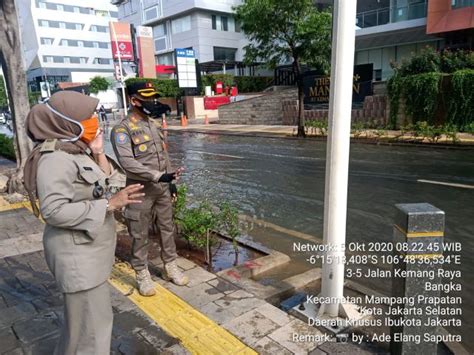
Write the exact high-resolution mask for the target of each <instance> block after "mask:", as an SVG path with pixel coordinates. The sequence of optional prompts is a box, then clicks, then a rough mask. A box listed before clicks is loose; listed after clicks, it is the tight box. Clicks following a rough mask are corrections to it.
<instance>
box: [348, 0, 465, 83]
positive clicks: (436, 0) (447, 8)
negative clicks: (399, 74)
mask: <svg viewBox="0 0 474 355" xmlns="http://www.w3.org/2000/svg"><path fill="white" fill-rule="evenodd" d="M473 6H474V0H359V1H358V5H357V12H358V13H357V27H358V29H357V31H356V56H355V63H356V64H368V63H372V64H373V65H374V79H375V80H386V79H388V78H389V77H390V76H391V75H392V74H393V70H392V68H391V66H390V63H391V62H401V61H402V60H403V59H407V58H410V57H411V56H413V55H414V54H417V53H420V51H422V50H423V49H424V48H426V47H432V48H434V49H436V50H443V49H445V48H451V49H458V48H465V49H472V47H473V43H472V28H474V22H473V21H472V20H471V18H473V17H472V16H471V14H472V11H473V10H474V8H473ZM460 19H462V20H461V22H462V25H461V26H460V25H459V21H460Z"/></svg>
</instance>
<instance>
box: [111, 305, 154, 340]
mask: <svg viewBox="0 0 474 355" xmlns="http://www.w3.org/2000/svg"><path fill="white" fill-rule="evenodd" d="M150 325H153V321H152V320H150V319H149V318H148V317H147V316H145V315H144V314H143V313H141V312H140V311H138V310H133V311H129V312H121V313H118V314H114V328H113V331H112V332H113V334H114V337H116V338H119V337H121V336H126V335H128V334H132V333H138V332H139V331H140V330H142V329H145V328H148V327H149V326H150Z"/></svg>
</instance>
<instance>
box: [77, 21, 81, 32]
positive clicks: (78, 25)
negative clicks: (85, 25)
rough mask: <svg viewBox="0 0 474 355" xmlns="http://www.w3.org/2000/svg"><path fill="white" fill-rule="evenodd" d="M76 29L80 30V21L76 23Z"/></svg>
mask: <svg viewBox="0 0 474 355" xmlns="http://www.w3.org/2000/svg"><path fill="white" fill-rule="evenodd" d="M76 30H78V31H81V30H82V25H81V24H80V23H76Z"/></svg>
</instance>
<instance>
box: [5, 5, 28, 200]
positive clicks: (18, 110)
mask: <svg viewBox="0 0 474 355" xmlns="http://www.w3.org/2000/svg"><path fill="white" fill-rule="evenodd" d="M22 54H23V53H22V49H21V41H20V27H19V25H18V17H17V11H16V7H15V0H0V66H1V67H2V69H3V74H4V77H5V81H6V84H7V91H8V99H9V101H10V109H11V111H12V119H13V132H14V135H13V137H14V147H15V155H16V171H15V173H14V174H13V175H12V177H11V179H10V182H9V184H8V192H9V193H12V192H22V191H24V189H23V183H22V180H23V167H24V166H25V163H26V159H27V157H28V154H29V153H30V151H31V147H32V143H31V142H30V141H29V140H28V137H27V135H26V129H25V119H26V115H27V114H28V111H29V109H30V105H29V102H28V91H27V82H26V74H25V69H24V67H23V55H22Z"/></svg>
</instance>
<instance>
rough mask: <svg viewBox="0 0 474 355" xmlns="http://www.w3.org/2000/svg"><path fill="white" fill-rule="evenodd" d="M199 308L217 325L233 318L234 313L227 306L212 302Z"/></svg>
mask: <svg viewBox="0 0 474 355" xmlns="http://www.w3.org/2000/svg"><path fill="white" fill-rule="evenodd" d="M199 310H200V311H201V312H202V313H204V314H205V315H206V316H208V317H209V318H210V319H212V320H213V321H214V322H216V323H217V324H219V325H220V324H223V323H227V322H228V321H230V320H232V319H234V318H235V315H234V313H232V311H231V310H230V309H229V308H222V307H220V306H218V305H216V304H215V303H214V302H211V303H208V304H206V305H205V306H203V307H201V308H200V309H199Z"/></svg>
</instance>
